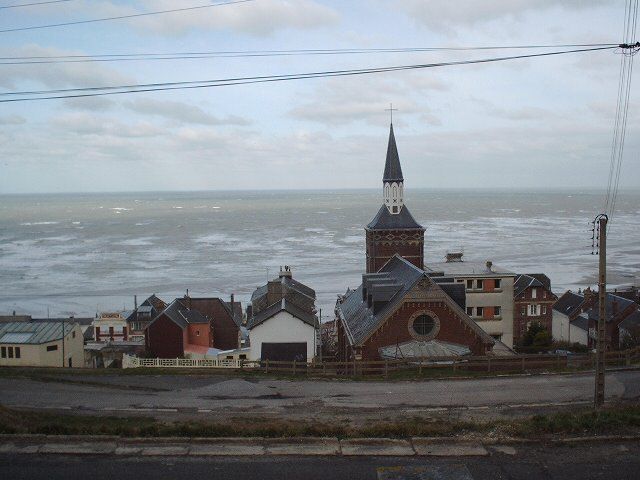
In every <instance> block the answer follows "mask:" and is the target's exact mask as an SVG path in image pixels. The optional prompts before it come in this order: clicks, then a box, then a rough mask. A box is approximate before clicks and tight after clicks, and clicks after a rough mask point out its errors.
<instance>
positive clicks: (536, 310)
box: [513, 273, 558, 345]
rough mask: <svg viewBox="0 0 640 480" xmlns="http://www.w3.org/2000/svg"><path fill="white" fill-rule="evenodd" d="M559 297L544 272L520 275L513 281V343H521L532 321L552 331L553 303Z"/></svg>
mask: <svg viewBox="0 0 640 480" xmlns="http://www.w3.org/2000/svg"><path fill="white" fill-rule="evenodd" d="M556 300H558V297H556V295H554V294H553V292H552V291H551V280H550V279H549V277H547V276H546V275H544V274H543V273H530V274H523V275H518V276H517V277H516V278H515V281H514V283H513V344H514V345H519V344H520V342H521V341H522V338H523V337H524V334H525V333H526V332H527V329H528V328H529V325H530V324H531V323H532V322H536V323H539V324H541V325H542V326H543V327H544V328H546V329H547V331H548V332H549V334H550V335H551V333H552V326H553V304H554V303H555V302H556Z"/></svg>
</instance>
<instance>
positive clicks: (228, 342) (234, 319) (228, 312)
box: [182, 295, 242, 350]
mask: <svg viewBox="0 0 640 480" xmlns="http://www.w3.org/2000/svg"><path fill="white" fill-rule="evenodd" d="M182 302H183V303H184V304H185V305H186V306H187V307H188V308H189V309H191V310H196V311H198V312H200V313H201V314H202V315H203V316H204V317H206V318H207V319H209V321H210V322H211V329H212V330H213V340H212V346H213V347H214V348H218V349H220V350H233V349H236V348H239V347H240V325H241V323H242V306H241V305H240V302H236V301H235V300H234V298H233V295H232V296H231V302H225V301H224V300H222V299H220V298H213V297H202V298H195V297H185V298H183V299H182Z"/></svg>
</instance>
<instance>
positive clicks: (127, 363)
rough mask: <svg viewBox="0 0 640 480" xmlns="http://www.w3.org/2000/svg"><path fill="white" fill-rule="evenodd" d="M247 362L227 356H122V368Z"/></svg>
mask: <svg viewBox="0 0 640 480" xmlns="http://www.w3.org/2000/svg"><path fill="white" fill-rule="evenodd" d="M245 362H246V361H243V360H235V359H227V358H225V359H212V358H199V359H191V358H138V357H136V356H133V355H127V354H124V355H123V356H122V368H140V367H150V368H153V367H155V368H243V367H244V368H246V367H247V365H246V364H245Z"/></svg>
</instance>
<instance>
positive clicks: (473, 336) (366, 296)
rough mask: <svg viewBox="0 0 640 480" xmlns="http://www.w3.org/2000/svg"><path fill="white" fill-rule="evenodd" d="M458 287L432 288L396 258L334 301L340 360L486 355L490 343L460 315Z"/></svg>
mask: <svg viewBox="0 0 640 480" xmlns="http://www.w3.org/2000/svg"><path fill="white" fill-rule="evenodd" d="M464 298H465V293H464V285H461V284H455V283H436V282H435V280H434V279H433V278H432V277H430V276H429V275H428V274H427V273H425V272H424V271H423V270H421V269H419V268H417V267H416V266H415V265H413V264H412V263H410V262H408V261H407V260H405V259H404V258H402V257H400V256H399V255H395V256H394V257H392V258H391V260H389V262H387V263H386V264H385V265H384V266H383V267H382V269H381V270H380V271H379V272H378V273H373V274H365V275H363V276H362V285H360V286H359V287H358V288H357V289H355V290H348V291H347V293H346V294H345V295H344V296H342V297H340V298H339V299H338V302H337V303H336V323H337V331H338V352H337V356H338V358H339V359H340V360H342V361H349V360H352V359H357V360H360V359H362V360H379V359H381V358H410V357H438V356H454V355H465V354H475V355H484V354H486V353H488V352H490V351H491V349H492V348H493V345H494V343H495V342H494V340H493V338H491V336H490V335H488V334H487V333H485V332H484V330H482V329H481V328H480V327H478V325H476V323H475V322H474V321H473V320H471V318H469V316H468V315H467V314H466V313H465V310H464V309H465V305H464Z"/></svg>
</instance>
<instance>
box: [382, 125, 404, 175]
mask: <svg viewBox="0 0 640 480" xmlns="http://www.w3.org/2000/svg"><path fill="white" fill-rule="evenodd" d="M403 180H404V179H403V178H402V168H401V167H400V157H399V156H398V147H397V146H396V137H395V135H394V134H393V123H392V124H391V128H390V130H389V145H387V161H386V163H385V165H384V177H383V178H382V181H383V182H402V181H403Z"/></svg>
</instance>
